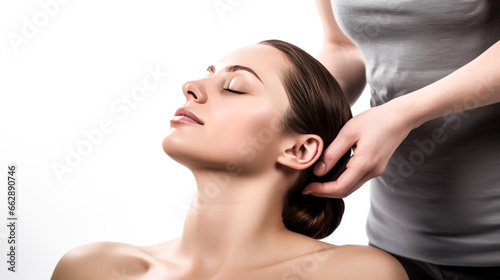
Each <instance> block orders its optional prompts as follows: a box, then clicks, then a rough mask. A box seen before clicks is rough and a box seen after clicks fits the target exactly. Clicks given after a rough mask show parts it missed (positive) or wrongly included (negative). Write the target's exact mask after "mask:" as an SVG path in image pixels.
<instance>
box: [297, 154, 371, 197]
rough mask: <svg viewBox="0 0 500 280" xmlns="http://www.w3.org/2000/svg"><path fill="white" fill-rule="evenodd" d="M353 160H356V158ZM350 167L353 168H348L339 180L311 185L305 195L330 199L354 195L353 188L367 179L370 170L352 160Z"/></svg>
mask: <svg viewBox="0 0 500 280" xmlns="http://www.w3.org/2000/svg"><path fill="white" fill-rule="evenodd" d="M351 159H354V157H353V158H351ZM349 166H351V167H348V168H347V169H346V170H345V171H344V172H343V173H342V174H341V175H340V177H339V178H338V179H337V180H335V181H332V182H325V183H319V182H314V183H311V184H309V185H308V186H306V188H305V189H304V191H303V193H304V194H308V193H310V194H313V193H314V195H317V196H329V197H330V196H332V197H345V196H346V194H348V193H349V194H350V193H352V191H351V188H353V187H354V186H356V184H357V183H358V182H359V181H360V180H362V179H365V177H366V175H368V173H369V172H370V170H366V169H364V168H359V167H357V165H356V164H353V162H352V160H351V162H350V164H349Z"/></svg>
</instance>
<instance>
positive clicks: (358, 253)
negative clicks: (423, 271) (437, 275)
mask: <svg viewBox="0 0 500 280" xmlns="http://www.w3.org/2000/svg"><path fill="white" fill-rule="evenodd" d="M323 260H324V261H322V262H321V263H320V265H319V266H318V267H319V269H318V271H317V273H316V274H315V276H317V277H314V278H315V279H325V280H327V279H328V280H333V279H353V280H356V279H360V280H361V279H363V280H364V279H374V280H377V279H380V280H408V276H407V275H406V272H405V270H404V268H403V267H402V266H401V264H400V263H399V262H398V261H397V260H396V259H395V258H393V257H392V256H391V255H389V254H387V253H386V252H384V251H381V250H379V249H377V248H373V247H370V246H362V245H344V246H337V247H332V248H329V249H327V250H325V251H324V252H323Z"/></svg>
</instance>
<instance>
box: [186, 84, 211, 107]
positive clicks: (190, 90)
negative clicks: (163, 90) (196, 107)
mask: <svg viewBox="0 0 500 280" xmlns="http://www.w3.org/2000/svg"><path fill="white" fill-rule="evenodd" d="M182 91H183V92H184V95H185V96H186V100H188V101H189V100H190V99H192V100H193V101H194V102H196V103H205V102H207V94H206V89H205V87H204V86H203V84H202V83H201V82H200V81H189V82H185V83H184V85H183V86H182Z"/></svg>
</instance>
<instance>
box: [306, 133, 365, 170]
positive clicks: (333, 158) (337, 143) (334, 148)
mask: <svg viewBox="0 0 500 280" xmlns="http://www.w3.org/2000/svg"><path fill="white" fill-rule="evenodd" d="M346 134H347V133H346V132H345V131H344V129H341V130H340V132H339V134H338V135H337V137H336V138H335V139H334V140H333V142H332V143H331V144H330V145H329V146H328V147H327V148H326V149H325V150H324V151H323V154H322V155H321V157H320V158H319V160H318V162H317V163H316V165H315V166H314V170H313V171H314V174H315V175H316V176H318V177H320V176H323V175H325V174H326V173H328V171H330V170H331V169H332V168H333V167H334V166H335V164H336V163H337V162H338V161H339V160H340V158H342V156H343V155H344V154H346V153H347V152H348V151H349V150H350V149H351V148H352V147H353V146H354V144H355V143H356V140H355V139H354V138H350V137H347V135H346Z"/></svg>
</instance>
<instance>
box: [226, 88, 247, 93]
mask: <svg viewBox="0 0 500 280" xmlns="http://www.w3.org/2000/svg"><path fill="white" fill-rule="evenodd" d="M222 89H223V90H226V91H229V92H232V93H236V94H245V93H244V92H241V91H237V90H232V89H229V88H222Z"/></svg>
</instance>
